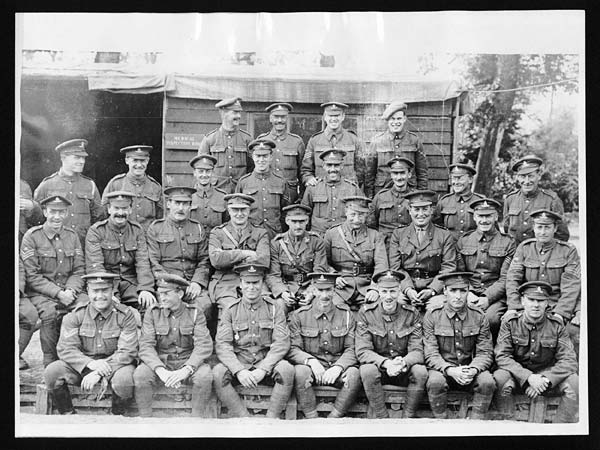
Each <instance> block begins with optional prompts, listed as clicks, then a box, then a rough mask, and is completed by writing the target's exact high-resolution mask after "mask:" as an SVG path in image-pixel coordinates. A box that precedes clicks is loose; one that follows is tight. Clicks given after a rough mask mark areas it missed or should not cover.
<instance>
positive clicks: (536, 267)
mask: <svg viewBox="0 0 600 450" xmlns="http://www.w3.org/2000/svg"><path fill="white" fill-rule="evenodd" d="M523 266H525V280H524V281H536V280H540V279H541V280H542V281H547V280H545V278H546V277H545V276H544V277H540V261H538V260H537V259H533V258H529V257H525V260H524V261H523Z"/></svg>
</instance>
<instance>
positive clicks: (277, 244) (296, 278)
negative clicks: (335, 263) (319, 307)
mask: <svg viewBox="0 0 600 450" xmlns="http://www.w3.org/2000/svg"><path fill="white" fill-rule="evenodd" d="M283 212H284V213H286V215H285V223H286V224H287V226H288V227H289V230H288V231H286V232H285V233H281V234H278V235H277V236H275V239H273V240H272V241H271V267H270V270H269V273H268V274H267V279H266V281H267V286H268V287H269V289H270V290H271V292H272V294H273V297H274V298H275V299H276V301H277V303H278V305H279V306H280V307H281V308H282V309H283V311H284V313H285V315H286V317H287V315H288V312H289V311H291V310H293V309H296V308H297V307H298V306H305V305H308V304H310V302H311V301H312V298H313V294H312V293H311V291H310V289H309V286H310V280H309V279H308V274H309V273H310V272H313V271H315V272H320V271H326V270H327V268H328V267H327V255H326V253H325V246H324V244H323V240H322V239H321V238H320V237H319V235H318V234H317V233H315V232H313V231H306V226H307V225H308V221H309V219H310V213H311V209H310V208H309V207H308V206H304V205H289V206H286V207H285V208H283Z"/></svg>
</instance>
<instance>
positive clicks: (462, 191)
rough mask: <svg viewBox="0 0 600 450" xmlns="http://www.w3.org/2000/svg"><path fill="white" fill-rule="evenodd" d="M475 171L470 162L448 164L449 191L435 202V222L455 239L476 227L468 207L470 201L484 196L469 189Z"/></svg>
mask: <svg viewBox="0 0 600 450" xmlns="http://www.w3.org/2000/svg"><path fill="white" fill-rule="evenodd" d="M476 173H477V171H476V170H475V168H474V167H473V166H471V165H470V164H461V163H455V164H452V165H450V173H449V176H450V190H451V192H450V193H449V194H446V195H443V196H442V197H441V198H440V199H439V200H438V203H437V211H436V213H435V215H436V222H438V223H439V224H440V225H443V226H445V227H446V228H447V229H448V230H450V231H451V232H452V235H453V236H454V238H455V239H458V238H459V237H461V236H463V235H464V234H465V233H466V232H467V231H470V230H474V229H475V228H476V227H477V225H476V224H475V221H474V220H473V211H471V210H470V209H469V203H470V202H472V201H475V200H479V199H482V198H484V196H483V195H481V194H476V193H474V192H473V191H471V186H472V184H473V176H474V175H475V174H476ZM437 213H439V215H438V214H437Z"/></svg>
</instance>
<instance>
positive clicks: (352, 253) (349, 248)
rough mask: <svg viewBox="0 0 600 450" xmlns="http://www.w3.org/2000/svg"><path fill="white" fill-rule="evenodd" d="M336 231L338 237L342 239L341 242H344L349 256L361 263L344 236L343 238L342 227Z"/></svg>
mask: <svg viewBox="0 0 600 450" xmlns="http://www.w3.org/2000/svg"><path fill="white" fill-rule="evenodd" d="M337 230H338V232H339V233H340V237H341V238H342V241H344V244H346V248H347V249H348V251H349V252H350V256H352V257H353V258H354V259H355V260H356V261H357V262H362V259H361V258H360V256H358V254H357V253H356V252H355V251H354V249H353V248H352V246H351V245H350V243H349V242H348V241H347V240H346V236H344V232H343V231H342V227H337Z"/></svg>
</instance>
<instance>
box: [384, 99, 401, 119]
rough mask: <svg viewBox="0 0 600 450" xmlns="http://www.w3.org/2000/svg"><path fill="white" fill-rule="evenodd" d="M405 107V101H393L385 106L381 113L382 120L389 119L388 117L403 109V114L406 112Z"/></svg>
mask: <svg viewBox="0 0 600 450" xmlns="http://www.w3.org/2000/svg"><path fill="white" fill-rule="evenodd" d="M406 108H407V106H406V103H404V102H400V101H393V102H392V103H390V104H389V105H388V106H387V107H386V108H385V110H384V111H383V114H382V115H381V118H382V119H383V120H389V118H390V117H392V116H393V115H394V114H395V113H397V112H398V111H404V114H406Z"/></svg>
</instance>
